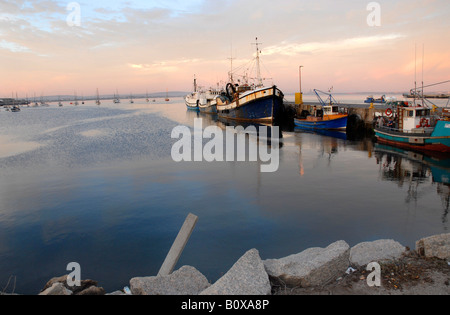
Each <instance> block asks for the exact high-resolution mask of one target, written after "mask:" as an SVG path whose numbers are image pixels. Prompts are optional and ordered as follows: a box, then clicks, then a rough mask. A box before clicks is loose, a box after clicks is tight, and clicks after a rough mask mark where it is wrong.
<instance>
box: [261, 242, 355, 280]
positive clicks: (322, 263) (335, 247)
mask: <svg viewBox="0 0 450 315" xmlns="http://www.w3.org/2000/svg"><path fill="white" fill-rule="evenodd" d="M349 256H350V246H349V245H348V244H347V243H346V242H345V241H338V242H336V243H333V244H331V245H330V246H328V247H327V248H310V249H307V250H305V251H303V252H301V253H299V254H295V255H291V256H288V257H284V258H281V259H268V260H265V261H264V266H265V268H266V271H267V273H268V274H269V276H271V277H273V278H275V279H274V280H278V281H279V280H281V281H282V283H284V284H285V285H287V286H289V287H299V286H300V287H312V286H320V285H325V284H327V283H329V282H330V281H332V280H335V279H337V278H338V277H340V276H342V275H343V274H344V273H345V271H346V270H347V268H348V266H349Z"/></svg>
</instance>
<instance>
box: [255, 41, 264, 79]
mask: <svg viewBox="0 0 450 315" xmlns="http://www.w3.org/2000/svg"><path fill="white" fill-rule="evenodd" d="M253 45H255V46H256V79H257V80H258V87H262V86H263V80H262V78H261V65H260V62H259V54H260V50H259V45H261V44H260V43H258V37H256V43H254V44H253Z"/></svg>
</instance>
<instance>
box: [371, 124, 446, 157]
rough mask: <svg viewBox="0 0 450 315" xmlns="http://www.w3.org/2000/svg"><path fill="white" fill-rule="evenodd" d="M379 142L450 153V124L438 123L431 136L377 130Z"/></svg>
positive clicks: (385, 129) (419, 149) (424, 150)
mask: <svg viewBox="0 0 450 315" xmlns="http://www.w3.org/2000/svg"><path fill="white" fill-rule="evenodd" d="M375 137H376V138H377V140H378V142H380V143H385V144H389V145H391V146H396V147H400V148H406V149H414V150H417V151H423V152H427V151H428V152H442V153H450V122H447V121H438V122H437V124H436V127H435V128H434V130H433V132H432V133H431V134H418V133H402V132H395V131H392V130H389V129H387V128H375Z"/></svg>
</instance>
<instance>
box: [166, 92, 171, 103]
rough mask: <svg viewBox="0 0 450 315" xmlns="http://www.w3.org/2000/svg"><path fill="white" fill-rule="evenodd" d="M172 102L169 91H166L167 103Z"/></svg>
mask: <svg viewBox="0 0 450 315" xmlns="http://www.w3.org/2000/svg"><path fill="white" fill-rule="evenodd" d="M169 101H170V99H169V90H167V91H166V102H169Z"/></svg>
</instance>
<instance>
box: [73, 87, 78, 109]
mask: <svg viewBox="0 0 450 315" xmlns="http://www.w3.org/2000/svg"><path fill="white" fill-rule="evenodd" d="M73 104H74V105H75V106H78V105H79V103H78V99H77V92H76V91H75V101H74V103H73Z"/></svg>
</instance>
